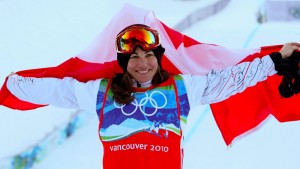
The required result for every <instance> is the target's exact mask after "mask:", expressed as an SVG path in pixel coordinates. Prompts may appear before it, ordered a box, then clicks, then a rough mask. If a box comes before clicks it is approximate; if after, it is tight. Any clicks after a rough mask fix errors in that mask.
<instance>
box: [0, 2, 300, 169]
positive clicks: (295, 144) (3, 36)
mask: <svg viewBox="0 0 300 169" xmlns="http://www.w3.org/2000/svg"><path fill="white" fill-rule="evenodd" d="M126 3H129V4H131V5H135V6H138V7H141V8H145V9H149V10H153V11H154V13H155V15H156V17H157V18H158V19H159V20H161V21H162V22H164V23H165V24H167V25H168V26H170V27H172V28H174V29H176V30H178V31H180V32H182V33H184V34H186V35H188V36H190V37H192V38H194V39H196V40H197V41H200V42H204V43H213V44H218V45H221V46H225V47H228V48H257V47H260V46H266V45H275V44H283V43H286V42H292V41H296V42H300V0H243V1H242V0H151V1H149V0H147V1H139V0H101V1H100V0H85V1H80V0H64V1H59V0H52V1H44V0H27V1H20V0H0V82H1V84H3V82H4V80H5V77H6V76H7V75H8V74H9V73H10V72H15V71H18V70H24V69H32V68H40V67H49V66H56V65H58V64H60V63H62V62H63V61H65V60H67V59H68V58H70V57H73V56H76V55H77V54H78V53H79V52H80V51H81V50H83V49H84V48H85V47H86V46H87V45H88V44H89V43H90V42H91V41H92V40H93V39H94V38H95V37H96V36H97V34H98V33H99V32H101V30H102V29H103V28H104V27H105V26H106V25H107V24H108V22H109V21H110V19H111V18H112V17H113V16H114V15H115V14H116V13H117V12H118V11H119V10H120V9H121V8H122V6H123V5H124V4H126ZM41 92H42V91H41ZM97 129H98V120H97V116H96V114H93V113H91V112H81V111H79V110H70V109H60V108H55V107H51V106H48V107H45V108H40V109H37V110H32V111H26V112H22V111H17V110H11V109H7V108H5V107H3V106H1V107H0V169H29V168H32V169H53V168H57V169H85V168H89V169H101V168H102V145H101V143H100V141H99V138H98V133H97ZM299 130H300V122H289V123H279V122H277V120H276V119H274V118H273V117H271V116H270V117H269V118H268V119H267V120H265V121H264V122H263V124H261V125H260V126H259V127H257V128H256V129H255V130H253V131H251V132H249V133H247V134H245V135H243V136H240V137H239V138H237V139H235V140H234V141H233V144H232V145H231V146H230V147H227V146H226V144H225V143H224V141H223V139H222V137H221V134H220V132H219V130H218V128H217V126H216V124H215V121H214V119H213V117H212V114H211V112H210V108H209V106H207V105H206V106H199V107H198V108H197V109H195V110H192V111H191V113H190V117H189V119H188V126H187V133H186V136H185V158H184V169H202V168H209V169H221V168H222V169H241V168H243V169H254V168H255V169H269V168H272V169H282V168H285V169H299V167H300V145H299V141H300V132H299Z"/></svg>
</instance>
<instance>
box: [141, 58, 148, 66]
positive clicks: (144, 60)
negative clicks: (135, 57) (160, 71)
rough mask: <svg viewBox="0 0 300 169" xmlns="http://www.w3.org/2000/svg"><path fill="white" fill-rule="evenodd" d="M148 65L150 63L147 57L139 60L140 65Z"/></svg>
mask: <svg viewBox="0 0 300 169" xmlns="http://www.w3.org/2000/svg"><path fill="white" fill-rule="evenodd" d="M147 65H148V61H147V59H145V58H141V59H140V62H139V66H147Z"/></svg>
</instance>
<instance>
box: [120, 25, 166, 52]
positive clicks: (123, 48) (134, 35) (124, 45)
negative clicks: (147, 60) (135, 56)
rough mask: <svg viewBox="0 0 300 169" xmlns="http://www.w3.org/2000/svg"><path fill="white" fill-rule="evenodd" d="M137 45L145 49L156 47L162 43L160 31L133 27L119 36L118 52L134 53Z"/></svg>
mask: <svg viewBox="0 0 300 169" xmlns="http://www.w3.org/2000/svg"><path fill="white" fill-rule="evenodd" d="M137 45H138V46H141V47H142V48H143V49H144V50H151V49H154V48H155V47H157V46H158V45H160V42H159V34H158V32H157V31H156V30H153V29H150V28H141V27H132V28H131V29H128V30H125V31H123V32H121V33H120V34H119V35H118V36H117V39H116V47H117V52H118V53H124V54H126V53H132V52H133V50H134V49H135V47H136V46H137Z"/></svg>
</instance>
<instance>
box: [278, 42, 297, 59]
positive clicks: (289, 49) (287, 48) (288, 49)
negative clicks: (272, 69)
mask: <svg viewBox="0 0 300 169" xmlns="http://www.w3.org/2000/svg"><path fill="white" fill-rule="evenodd" d="M295 50H298V51H300V43H296V42H291V43H286V44H284V45H283V47H282V48H281V50H280V51H279V52H280V53H281V56H282V58H287V57H290V56H291V55H292V53H293V52H294V51H295Z"/></svg>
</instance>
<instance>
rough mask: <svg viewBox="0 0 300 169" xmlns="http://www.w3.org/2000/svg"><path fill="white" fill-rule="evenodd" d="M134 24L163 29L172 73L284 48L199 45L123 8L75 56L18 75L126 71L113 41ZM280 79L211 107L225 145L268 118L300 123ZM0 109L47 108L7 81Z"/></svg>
mask: <svg viewBox="0 0 300 169" xmlns="http://www.w3.org/2000/svg"><path fill="white" fill-rule="evenodd" d="M131 24H145V25H148V26H150V27H152V28H154V29H156V30H158V31H159V33H160V38H161V43H162V46H163V47H164V48H166V52H165V54H164V57H163V60H162V66H163V68H164V69H165V70H167V71H168V72H170V73H171V74H180V73H181V74H193V75H205V74H206V73H208V72H209V71H210V70H212V69H222V68H226V67H228V66H232V65H236V64H238V63H240V62H245V61H251V60H253V59H254V58H256V57H263V56H265V55H268V54H269V53H271V52H275V51H279V50H280V48H281V47H282V45H277V46H265V47H261V48H259V49H241V50H236V49H228V48H225V47H222V46H218V45H214V44H206V43H201V42H198V41H196V40H194V39H192V38H190V37H188V36H186V35H184V34H182V33H180V32H177V31H175V30H173V29H172V28H170V27H168V26H167V25H166V24H164V23H163V22H161V21H160V20H158V19H157V18H156V17H155V15H154V13H153V12H152V11H148V10H145V9H141V8H137V7H134V6H131V5H125V6H124V7H123V8H122V9H121V10H120V12H119V13H117V14H116V15H115V16H114V18H113V19H112V20H111V21H110V23H109V24H108V25H107V26H106V27H105V28H104V29H103V31H102V32H101V33H100V34H99V35H98V36H97V37H96V38H95V39H94V41H93V42H92V43H91V44H90V45H89V46H88V47H87V48H86V49H84V50H83V51H82V52H80V53H79V54H78V55H77V56H76V57H73V58H70V59H69V60H67V61H65V62H63V63H62V64H60V65H58V66H56V67H48V68H40V69H32V70H24V71H20V72H17V74H19V75H22V76H26V77H37V78H41V77H55V78H64V77H73V78H75V79H77V80H79V81H81V82H86V81H88V80H94V79H98V78H110V77H112V76H113V75H114V74H115V73H120V72H122V69H121V68H120V67H119V66H118V64H117V61H116V49H115V42H114V40H115V37H116V35H117V34H118V32H120V31H121V30H122V29H123V28H125V27H127V26H129V25H131ZM280 81H281V77H279V76H278V75H274V76H272V77H269V78H268V79H267V80H266V81H264V82H260V83H258V84H257V85H256V86H254V87H250V88H248V89H247V90H245V91H244V92H243V93H239V94H236V95H234V96H232V97H230V98H229V99H227V100H225V101H222V102H219V103H215V104H211V105H210V106H211V109H212V112H213V115H214V118H215V120H216V123H217V125H218V127H219V129H220V131H221V133H222V136H223V138H224V140H225V143H226V144H227V145H228V144H230V143H231V142H232V141H233V139H234V138H236V137H237V136H239V135H241V134H243V133H245V132H247V131H249V130H251V129H253V128H255V127H256V126H257V125H259V124H260V123H261V122H262V121H263V120H264V119H265V118H266V117H268V116H269V115H270V114H272V115H273V116H275V118H276V119H278V120H279V121H281V122H286V121H294V120H299V119H300V110H299V109H300V108H298V107H297V106H296V103H297V101H299V100H300V98H299V96H294V97H291V98H289V99H283V98H281V97H280V95H279V92H278V89H277V88H278V85H279V83H280ZM0 105H3V106H6V107H9V108H12V109H18V110H30V109H35V108H39V107H43V106H46V105H36V104H33V103H29V102H25V101H22V100H19V99H18V98H16V97H14V96H13V95H12V94H11V93H10V92H9V91H8V89H7V88H6V82H5V83H4V84H3V86H2V88H1V91H0Z"/></svg>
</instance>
